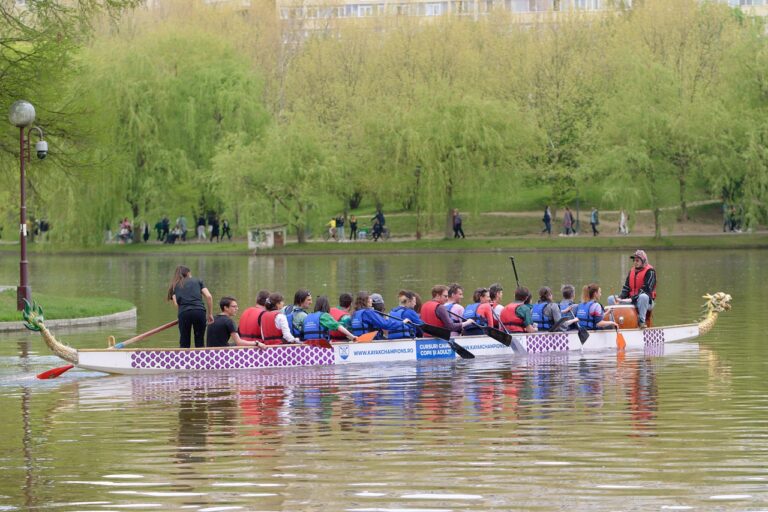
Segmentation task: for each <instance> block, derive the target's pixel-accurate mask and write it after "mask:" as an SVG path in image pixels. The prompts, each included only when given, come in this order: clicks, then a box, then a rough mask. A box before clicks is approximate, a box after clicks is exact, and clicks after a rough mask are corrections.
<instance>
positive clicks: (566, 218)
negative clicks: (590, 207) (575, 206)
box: [563, 206, 574, 236]
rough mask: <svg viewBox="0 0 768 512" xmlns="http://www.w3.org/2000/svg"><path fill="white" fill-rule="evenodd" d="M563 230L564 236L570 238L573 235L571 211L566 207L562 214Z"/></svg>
mask: <svg viewBox="0 0 768 512" xmlns="http://www.w3.org/2000/svg"><path fill="white" fill-rule="evenodd" d="M563 229H564V230H565V235H566V236H570V235H573V234H574V230H573V214H572V213H571V209H570V208H568V207H567V206H566V207H565V213H564V214H563Z"/></svg>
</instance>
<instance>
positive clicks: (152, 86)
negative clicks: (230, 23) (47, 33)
mask: <svg viewBox="0 0 768 512" xmlns="http://www.w3.org/2000/svg"><path fill="white" fill-rule="evenodd" d="M84 58H85V60H87V62H88V66H87V68H86V69H87V70H86V72H85V73H84V76H83V77H82V79H81V84H82V86H83V90H82V94H81V99H82V101H83V105H86V106H90V109H91V110H90V112H89V113H90V116H89V127H90V128H91V129H92V132H93V135H92V137H93V139H92V142H93V144H94V145H95V146H96V148H97V149H96V150H95V152H94V158H95V159H96V160H98V161H99V162H100V164H101V165H100V171H101V172H100V174H99V179H102V180H108V181H110V182H112V183H114V185H115V186H114V190H115V191H116V194H117V196H116V197H115V196H112V197H108V198H105V202H106V201H110V202H114V203H115V204H116V208H118V209H122V210H123V211H124V212H125V213H128V212H130V215H132V216H133V217H137V216H139V215H156V216H159V215H161V214H168V215H170V216H171V217H172V218H173V217H175V216H176V215H180V214H184V215H195V214H202V213H204V212H205V211H207V210H210V209H214V207H215V206H217V205H218V204H220V203H221V199H220V190H219V189H218V188H216V187H214V182H213V181H212V180H211V164H210V160H211V158H212V157H213V155H214V154H215V152H216V148H217V146H218V144H219V142H220V141H221V140H222V138H223V137H224V136H225V135H226V134H231V133H238V134H244V135H245V136H246V137H249V138H258V137H259V136H260V134H261V133H262V132H263V130H264V127H265V125H266V123H267V121H268V115H267V114H266V112H265V109H264V108H263V105H262V102H261V90H262V83H261V80H260V79H259V77H258V75H256V74H255V72H254V71H253V69H252V68H251V67H250V66H249V65H248V62H247V61H245V60H244V59H243V58H242V57H241V56H239V55H238V53H237V52H235V51H234V49H233V48H232V46H231V45H230V44H228V43H227V42H226V41H225V40H223V39H221V38H216V37H213V36H210V35H206V34H205V33H200V32H199V31H196V30H195V28H194V27H188V28H178V27H173V26H170V24H169V26H165V27H164V28H163V30H159V31H157V32H151V33H139V34H131V33H130V32H128V35H118V36H117V37H115V38H112V39H109V40H105V41H102V42H100V43H99V44H97V45H95V46H94V47H93V48H92V49H91V50H90V51H89V52H88V53H87V54H86V55H85V56H84ZM86 207H87V206H86ZM111 209H112V210H114V209H115V207H113V208H111Z"/></svg>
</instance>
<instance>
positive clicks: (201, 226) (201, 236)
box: [197, 215, 205, 240]
mask: <svg viewBox="0 0 768 512" xmlns="http://www.w3.org/2000/svg"><path fill="white" fill-rule="evenodd" d="M197 239H198V240H205V218H204V217H203V216H202V215H201V216H199V217H198V218H197Z"/></svg>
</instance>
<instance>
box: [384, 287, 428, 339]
mask: <svg viewBox="0 0 768 512" xmlns="http://www.w3.org/2000/svg"><path fill="white" fill-rule="evenodd" d="M397 300H398V302H399V304H400V305H399V306H397V307H395V308H393V309H392V311H390V312H389V315H390V316H393V317H395V318H398V319H400V320H403V321H405V320H406V319H408V320H410V322H409V323H405V322H403V323H401V324H400V325H399V326H398V327H397V328H396V329H394V330H391V331H389V332H388V333H387V339H389V340H399V339H403V338H420V337H422V336H423V333H422V332H421V329H419V328H418V327H416V326H417V325H419V324H420V323H421V318H419V314H418V313H417V312H416V311H415V309H414V308H415V307H416V294H415V293H413V292H412V291H410V290H400V291H399V292H398V294H397Z"/></svg>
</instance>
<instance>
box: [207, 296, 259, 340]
mask: <svg viewBox="0 0 768 512" xmlns="http://www.w3.org/2000/svg"><path fill="white" fill-rule="evenodd" d="M238 308H239V306H238V304H237V299H235V298H234V297H222V298H221V300H220V301H219V309H221V313H220V314H218V315H216V316H215V317H213V323H211V324H208V329H207V330H206V333H205V341H206V346H208V347H226V346H228V345H229V344H230V343H229V341H230V339H231V340H232V341H233V342H234V345H237V346H238V347H260V348H266V345H264V344H263V343H261V342H260V341H245V340H244V339H242V338H240V336H239V335H238V334H237V327H236V326H235V321H234V320H233V318H234V316H235V315H236V314H237V310H238Z"/></svg>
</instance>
